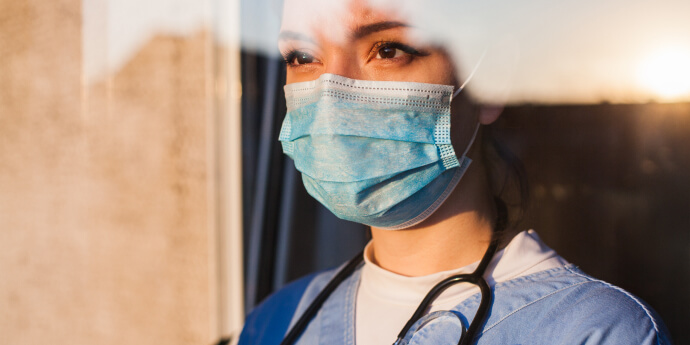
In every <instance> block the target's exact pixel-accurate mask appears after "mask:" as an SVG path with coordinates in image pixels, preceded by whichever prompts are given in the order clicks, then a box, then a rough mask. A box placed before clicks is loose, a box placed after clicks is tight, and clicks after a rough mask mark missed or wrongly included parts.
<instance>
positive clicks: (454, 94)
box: [451, 49, 486, 102]
mask: <svg viewBox="0 0 690 345" xmlns="http://www.w3.org/2000/svg"><path fill="white" fill-rule="evenodd" d="M484 57H486V49H484V52H483V53H482V56H480V57H479V61H477V64H476V65H474V68H473V69H472V72H470V75H469V76H467V79H465V82H464V83H462V85H460V87H459V88H458V90H457V91H455V92H454V93H453V98H455V97H457V96H458V94H460V91H462V89H464V88H465V86H466V85H467V83H469V82H470V80H472V77H474V74H475V73H477V70H478V69H479V66H480V65H481V64H482V61H484ZM451 102H452V99H451Z"/></svg>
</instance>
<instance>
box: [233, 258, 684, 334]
mask: <svg viewBox="0 0 690 345" xmlns="http://www.w3.org/2000/svg"><path fill="white" fill-rule="evenodd" d="M359 272H360V271H359V270H357V271H356V272H355V273H353V274H352V275H351V276H350V277H349V278H348V279H346V280H345V281H344V282H343V283H342V284H340V286H339V287H338V288H337V289H336V291H335V292H334V293H333V294H332V295H331V296H330V297H329V299H328V300H327V301H326V303H324V305H323V306H322V308H321V310H320V311H319V313H318V314H317V316H316V317H315V318H314V319H313V320H312V321H311V323H310V324H309V326H308V327H307V329H306V330H305V332H304V333H303V334H302V336H301V338H300V339H299V341H298V342H297V344H329V345H338V344H343V345H345V344H348V345H352V344H354V343H355V329H354V325H355V302H356V293H357V287H358V285H359V279H360V273H359ZM334 274H335V271H334V270H331V271H327V272H324V273H321V274H318V275H316V276H309V277H306V278H302V279H301V280H298V281H296V282H294V283H292V284H290V285H288V286H287V287H285V288H284V289H282V290H281V291H278V292H277V293H276V294H274V295H273V296H271V297H269V298H268V299H267V300H266V301H265V302H263V303H262V304H261V305H260V306H258V307H257V308H256V309H255V310H254V311H253V312H252V313H251V314H250V315H249V317H248V319H247V321H246V323H245V327H244V329H243V331H242V335H241V336H240V342H239V344H240V345H250V344H251V345H269V344H279V343H280V341H281V340H282V338H283V336H284V335H285V333H286V332H287V330H288V327H289V325H290V324H292V323H295V322H296V321H297V319H298V318H299V316H300V315H301V314H302V313H303V312H304V310H305V309H306V308H307V307H308V305H309V303H311V301H312V300H313V299H314V298H315V297H316V295H317V294H318V293H319V291H321V289H322V288H323V287H324V286H325V285H326V284H327V283H328V281H329V280H330V278H331V277H332V276H333V275H334ZM492 290H493V297H494V299H493V302H492V305H491V310H490V312H489V316H488V318H487V320H486V322H485V323H484V325H483V326H482V328H481V330H480V332H479V333H478V334H477V337H476V338H475V342H474V343H475V344H480V345H482V344H502V345H508V344H510V345H518V344H522V345H533V344H550V345H553V344H635V345H637V344H671V341H670V337H669V335H668V332H667V331H666V329H665V326H664V325H663V323H662V322H661V319H660V318H659V317H658V316H657V315H656V314H655V313H654V311H653V310H652V309H651V308H650V307H649V306H647V305H646V304H644V302H642V301H640V300H639V299H637V298H636V297H634V296H633V295H631V294H630V293H628V292H626V291H624V290H622V289H620V288H618V287H615V286H613V285H611V284H608V283H606V282H603V281H601V280H597V279H594V278H592V277H590V276H588V275H586V274H584V273H583V272H582V271H580V270H579V269H577V268H576V267H575V266H573V265H565V266H561V267H556V268H553V269H549V270H545V271H541V272H537V273H534V274H531V275H527V276H522V277H518V278H515V279H512V280H509V281H505V282H501V283H498V284H496V285H495V286H493V287H492ZM480 298H481V297H480V295H479V294H476V295H474V296H471V297H469V298H468V299H466V300H464V301H461V302H460V303H458V304H457V305H456V306H455V307H454V308H453V309H452V310H450V311H439V312H434V313H431V314H428V315H426V316H425V317H423V318H421V319H420V320H418V321H417V323H416V324H415V325H414V326H413V327H412V328H411V331H410V332H409V333H408V335H407V337H406V338H405V342H404V343H405V344H409V345H411V344H415V345H422V344H425V345H440V344H457V342H458V339H459V336H460V332H461V331H460V327H461V326H460V322H462V323H464V325H465V327H467V326H468V325H469V323H470V322H471V321H472V318H473V317H474V314H475V312H476V310H477V307H478V306H479V301H480ZM450 313H454V314H455V315H452V314H450ZM456 315H457V316H459V317H456ZM395 336H396V335H391V344H392V343H393V341H395V339H394V338H395Z"/></svg>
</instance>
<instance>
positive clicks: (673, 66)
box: [637, 47, 690, 101]
mask: <svg viewBox="0 0 690 345" xmlns="http://www.w3.org/2000/svg"><path fill="white" fill-rule="evenodd" d="M637 74H638V79H639V82H640V83H642V86H644V87H645V88H646V89H649V90H650V91H652V92H654V93H655V94H656V95H657V96H659V97H660V98H661V99H662V100H666V101H670V100H677V99H680V98H688V97H690V51H688V50H684V49H681V48H679V47H673V48H668V49H663V50H657V51H654V52H653V53H651V54H650V55H649V56H648V57H647V58H646V59H645V60H643V61H642V63H641V64H640V66H639V68H638V73H637Z"/></svg>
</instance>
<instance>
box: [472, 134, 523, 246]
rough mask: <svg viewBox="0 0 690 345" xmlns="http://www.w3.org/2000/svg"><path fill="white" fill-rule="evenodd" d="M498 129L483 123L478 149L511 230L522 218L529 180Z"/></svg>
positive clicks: (495, 195) (519, 161)
mask: <svg viewBox="0 0 690 345" xmlns="http://www.w3.org/2000/svg"><path fill="white" fill-rule="evenodd" d="M497 122H498V121H497ZM497 132H498V129H497V125H496V122H494V123H493V124H491V125H488V126H484V127H483V133H482V142H481V150H482V157H483V159H484V164H485V166H486V169H487V172H488V175H489V183H490V185H491V190H492V192H493V195H494V197H496V198H498V199H500V200H501V201H503V203H505V205H506V207H507V209H508V219H507V222H508V227H507V229H506V230H507V232H508V233H510V231H509V229H511V228H515V227H516V226H517V225H518V224H519V223H520V222H521V221H522V220H523V218H524V215H525V212H526V209H527V207H528V205H529V199H530V196H529V183H528V181H527V175H526V173H525V168H524V166H523V164H522V161H521V160H520V159H519V158H518V157H517V156H516V155H515V154H514V153H513V152H512V151H511V150H510V148H509V147H508V145H507V144H506V143H505V142H504V141H502V140H501V139H500V136H499V135H498V133H497ZM514 230H515V229H514ZM507 235H508V234H506V236H507Z"/></svg>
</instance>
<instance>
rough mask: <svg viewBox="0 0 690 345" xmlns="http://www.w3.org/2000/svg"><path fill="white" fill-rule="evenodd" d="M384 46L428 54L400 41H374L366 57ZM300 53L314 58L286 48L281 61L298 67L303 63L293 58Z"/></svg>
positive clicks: (419, 54) (417, 54)
mask: <svg viewBox="0 0 690 345" xmlns="http://www.w3.org/2000/svg"><path fill="white" fill-rule="evenodd" d="M384 48H391V49H400V50H401V51H403V52H404V53H406V54H409V55H412V56H416V57H421V56H427V55H429V53H426V52H423V51H419V50H417V49H414V48H412V47H411V46H408V45H405V44H402V43H400V42H394V41H380V42H376V43H375V44H374V46H373V47H372V48H371V51H369V54H368V57H367V58H368V59H369V60H371V59H373V58H374V57H376V55H377V54H379V52H380V51H381V50H382V49H384ZM300 54H305V55H308V56H310V57H311V58H313V59H315V60H316V58H314V56H313V55H312V54H310V53H307V52H304V51H299V50H297V49H291V50H288V51H286V52H283V53H282V55H283V62H284V63H285V65H287V66H288V67H299V66H302V65H303V64H295V63H293V61H295V58H297V57H298V56H299V55H300ZM391 59H392V58H389V59H383V60H391ZM317 61H318V60H317Z"/></svg>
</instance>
